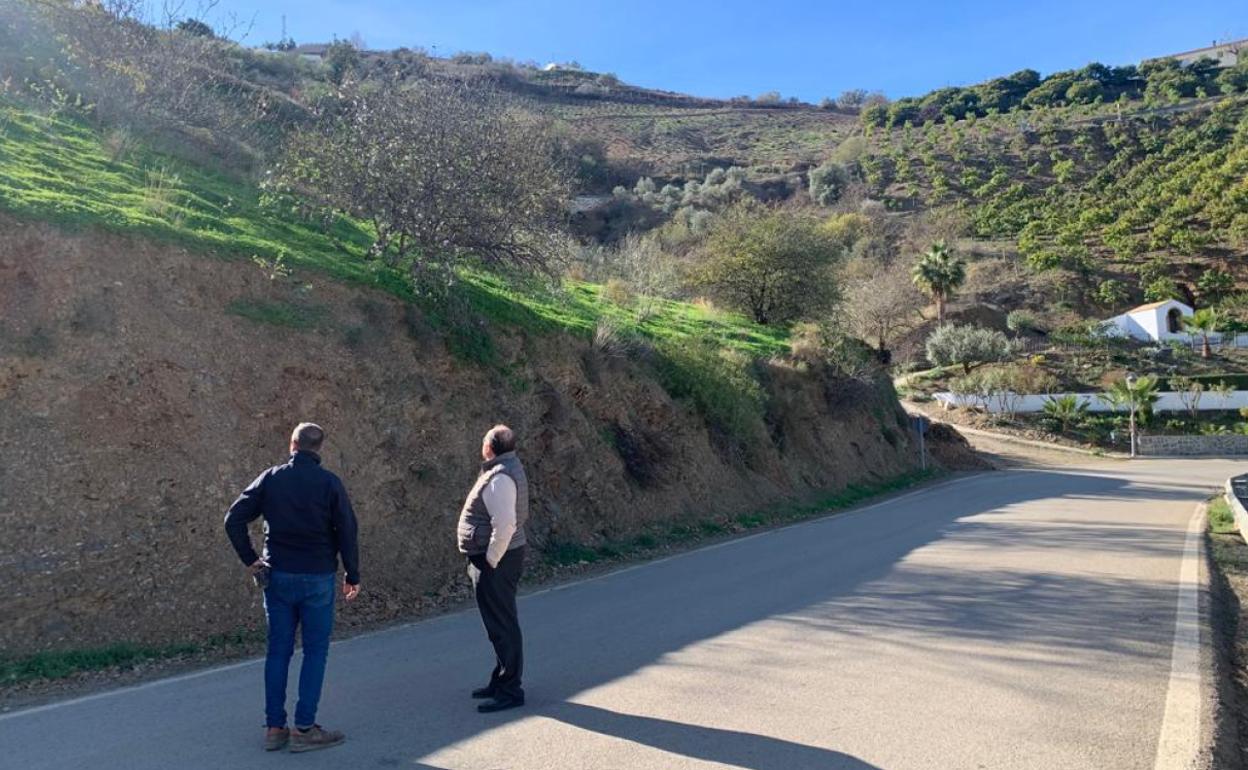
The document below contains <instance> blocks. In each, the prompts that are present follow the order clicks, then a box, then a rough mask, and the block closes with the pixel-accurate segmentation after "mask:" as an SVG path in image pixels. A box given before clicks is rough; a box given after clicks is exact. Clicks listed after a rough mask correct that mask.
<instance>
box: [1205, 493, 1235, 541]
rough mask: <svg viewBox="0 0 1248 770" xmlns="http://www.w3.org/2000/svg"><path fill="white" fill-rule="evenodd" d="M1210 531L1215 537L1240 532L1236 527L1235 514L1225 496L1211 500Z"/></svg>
mask: <svg viewBox="0 0 1248 770" xmlns="http://www.w3.org/2000/svg"><path fill="white" fill-rule="evenodd" d="M1209 531H1210V532H1212V533H1214V534H1215V535H1230V534H1235V533H1236V532H1238V531H1239V530H1238V528H1237V527H1236V526H1235V514H1234V512H1233V511H1231V506H1230V504H1229V503H1227V502H1226V497H1225V496H1224V495H1218V496H1217V497H1214V498H1211V499H1210V500H1209Z"/></svg>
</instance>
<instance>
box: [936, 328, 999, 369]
mask: <svg viewBox="0 0 1248 770" xmlns="http://www.w3.org/2000/svg"><path fill="white" fill-rule="evenodd" d="M926 352H927V359H928V360H929V361H931V362H932V363H933V364H934V365H936V366H961V367H962V371H963V373H964V374H970V372H971V369H972V368H974V367H976V366H979V365H981V364H991V363H996V362H998V361H1005V360H1007V359H1009V358H1010V357H1011V356H1013V355H1014V346H1013V345H1012V344H1011V343H1010V341H1009V340H1008V339H1006V336H1005V335H1004V334H1002V333H1001V332H999V331H993V330H992V329H984V328H982V327H979V326H970V325H966V326H961V325H958V324H947V325H944V326H940V327H937V329H936V331H934V332H932V336H930V337H928V338H927V346H926Z"/></svg>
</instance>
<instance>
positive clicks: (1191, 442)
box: [1136, 433, 1248, 457]
mask: <svg viewBox="0 0 1248 770" xmlns="http://www.w3.org/2000/svg"><path fill="white" fill-rule="evenodd" d="M1136 446H1137V449H1138V451H1139V454H1141V455H1144V456H1148V457H1166V456H1171V455H1248V436H1243V435H1240V434H1238V433H1236V434H1231V435H1226V436H1140V437H1139V439H1138V444H1137V445H1136Z"/></svg>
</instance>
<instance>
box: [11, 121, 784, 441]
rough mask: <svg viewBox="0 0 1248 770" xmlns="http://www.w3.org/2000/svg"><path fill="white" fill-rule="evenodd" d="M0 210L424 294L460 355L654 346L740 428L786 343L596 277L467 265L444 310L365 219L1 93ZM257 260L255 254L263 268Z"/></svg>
mask: <svg viewBox="0 0 1248 770" xmlns="http://www.w3.org/2000/svg"><path fill="white" fill-rule="evenodd" d="M0 208H3V209H5V210H7V211H10V212H12V213H14V214H17V215H19V216H22V217H26V218H32V219H42V220H50V221H54V222H57V223H59V224H62V225H64V226H69V227H72V228H82V227H101V228H105V229H107V230H110V231H113V232H118V233H132V234H136V235H142V236H145V237H150V238H156V239H159V240H162V241H167V242H172V243H176V244H179V245H182V246H185V247H187V248H189V249H192V250H194V251H198V252H201V253H203V254H205V255H211V256H214V257H217V258H225V259H233V260H239V261H240V263H243V264H246V261H247V260H252V261H256V262H257V267H255V268H250V266H249V269H258V270H259V269H263V270H266V271H271V270H272V269H273V267H272V266H273V264H274V262H275V261H276V260H279V259H280V260H281V263H282V265H283V266H284V267H285V268H287V269H292V270H294V271H295V276H294V278H295V279H297V280H299V281H306V280H309V279H311V278H313V277H314V276H316V275H324V276H327V277H332V278H335V279H340V280H345V281H347V282H350V283H355V284H363V285H368V286H373V287H376V288H378V289H381V290H383V291H386V292H389V293H391V294H394V295H396V296H398V297H401V298H404V299H406V300H409V301H413V302H417V303H419V304H420V306H421V307H422V309H423V311H424V315H425V317H426V318H427V319H428V321H430V322H431V323H432V324H433V325H434V326H435V328H437V329H439V330H440V331H441V333H442V334H443V336H444V338H445V340H446V343H447V345H448V347H449V348H450V350H451V351H452V352H453V353H455V354H456V355H458V356H459V357H460V358H462V359H466V360H469V361H472V362H476V363H481V364H487V365H489V364H494V363H496V359H497V355H496V346H495V341H494V339H493V335H494V334H496V333H498V332H505V331H507V330H509V329H510V330H523V331H526V332H531V333H537V334H549V333H567V334H572V335H575V336H577V337H580V338H595V337H597V338H598V343H599V344H601V345H605V346H608V347H610V348H612V349H613V350H625V349H630V348H636V347H638V346H642V347H646V348H648V349H651V350H653V352H654V356H653V361H654V365H655V367H656V370H657V373H658V375H659V376H660V380H661V382H663V384H664V386H665V387H666V388H667V389H668V390H669V392H671V393H672V394H673V395H674V396H677V397H681V398H688V399H690V400H691V401H692V402H693V403H694V404H695V405H696V406H697V407H698V408H699V409H700V410H701V411H703V413H704V414H705V415H706V416H707V418H708V419H709V420H711V421H712V422H714V423H716V424H718V425H720V426H721V427H723V428H725V429H727V430H729V431H730V432H738V431H741V430H743V429H744V428H743V426H744V424H745V423H747V422H750V423H752V422H754V421H755V420H756V419H758V418H759V416H760V415H761V410H762V403H761V400H760V399H761V397H760V395H759V390H758V385H757V382H756V381H755V378H754V375H753V374H752V362H753V361H755V360H757V359H759V358H765V357H769V356H773V355H777V354H781V353H783V352H786V351H787V350H788V338H787V331H786V330H785V329H782V328H776V327H764V326H759V325H757V324H754V323H751V322H749V321H747V320H746V319H744V318H742V317H740V316H737V315H735V314H732V313H726V312H723V311H720V310H718V309H715V308H712V307H709V306H706V305H698V304H692V303H687V302H677V301H671V300H666V299H660V298H634V297H618V296H617V297H608V296H606V295H605V293H604V288H603V287H602V286H600V285H596V284H592V283H585V282H579V281H563V282H561V283H557V284H556V283H552V282H550V281H548V280H542V279H538V278H533V277H521V276H500V275H497V274H492V273H489V272H486V271H483V270H476V269H472V268H465V269H463V270H461V272H460V280H459V283H458V284H457V286H456V288H455V291H456V292H457V296H458V297H459V299H460V300H462V303H460V302H457V303H454V304H453V307H461V306H462V307H466V308H467V309H468V311H467V315H465V314H464V311H463V310H460V311H456V312H452V313H449V314H448V312H447V310H446V308H445V307H444V306H443V305H442V304H440V303H430V302H428V301H424V300H422V299H421V298H418V297H415V296H414V295H413V292H412V289H411V283H410V281H409V279H408V277H407V276H406V274H404V273H403V272H402V271H400V270H398V269H394V268H389V267H386V266H384V265H381V264H380V263H378V262H370V261H368V260H366V259H365V258H364V255H365V252H366V250H367V247H368V245H369V243H370V242H371V238H370V236H369V233H368V232H367V229H366V227H365V226H364V225H361V224H359V223H354V222H349V221H340V222H338V223H337V224H336V225H334V226H333V227H332V228H331V229H329V230H324V229H321V228H320V227H319V226H317V225H316V224H314V223H310V222H307V221H303V220H301V219H299V218H298V217H295V216H294V215H293V214H291V213H290V212H288V211H278V210H275V209H274V208H272V207H270V206H267V205H266V204H265V203H264V202H263V201H262V199H261V194H260V192H259V191H258V190H257V189H256V188H255V187H254V186H251V185H249V184H247V183H245V182H242V181H239V180H237V179H235V178H233V177H229V176H225V175H222V174H218V173H214V172H212V171H210V170H208V169H205V168H202V167H200V166H196V165H194V164H191V163H188V162H186V161H183V160H179V159H177V158H174V157H171V156H167V155H163V154H160V153H156V152H153V151H151V150H148V149H145V148H144V147H142V146H141V145H137V144H134V143H132V142H130V143H127V145H126V146H124V147H118V146H117V145H116V144H115V141H114V137H112V136H110V135H107V134H101V133H99V132H97V131H96V130H93V129H92V128H90V127H88V126H86V125H84V124H82V123H79V122H76V121H73V120H68V119H63V118H56V117H49V116H47V115H43V114H39V113H36V112H34V111H31V110H28V109H24V108H23V107H21V106H19V105H18V104H16V103H13V102H0ZM262 263H264V264H262ZM227 310H228V311H229V312H233V313H235V314H238V315H243V316H245V317H248V318H251V319H253V320H255V321H258V322H263V323H270V324H276V325H280V326H293V327H302V326H314V325H315V324H316V319H315V313H314V312H313V310H310V309H309V308H308V307H304V306H301V305H300V304H299V303H298V302H297V301H291V300H287V299H280V300H279V299H275V300H271V301H254V302H248V303H244V304H236V305H231V306H230V307H229V308H227Z"/></svg>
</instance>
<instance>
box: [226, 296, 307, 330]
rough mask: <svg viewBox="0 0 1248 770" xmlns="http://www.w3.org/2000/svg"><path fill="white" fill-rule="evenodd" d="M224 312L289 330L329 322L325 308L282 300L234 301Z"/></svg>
mask: <svg viewBox="0 0 1248 770" xmlns="http://www.w3.org/2000/svg"><path fill="white" fill-rule="evenodd" d="M225 311H226V312H227V313H230V314H232V315H236V316H241V317H243V318H246V319H248V320H251V321H255V322H256V323H263V324H271V325H273V326H285V327H288V328H291V329H313V328H316V327H318V326H322V325H324V324H326V323H328V322H329V316H328V310H327V309H326V308H323V307H321V306H319V305H304V304H299V303H294V302H285V301H282V300H254V299H236V300H234V301H233V302H231V303H230V304H229V305H227V306H226V308H225Z"/></svg>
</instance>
